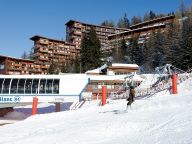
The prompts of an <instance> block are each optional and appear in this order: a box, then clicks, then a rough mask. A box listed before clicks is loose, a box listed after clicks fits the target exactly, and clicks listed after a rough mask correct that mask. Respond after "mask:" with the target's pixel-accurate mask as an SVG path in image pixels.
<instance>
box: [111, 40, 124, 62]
mask: <svg viewBox="0 0 192 144" xmlns="http://www.w3.org/2000/svg"><path fill="white" fill-rule="evenodd" d="M112 57H113V62H116V63H126V62H127V45H126V42H125V40H121V41H120V43H119V45H118V47H116V48H114V49H113V52H112Z"/></svg>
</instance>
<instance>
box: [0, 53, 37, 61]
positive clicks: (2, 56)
mask: <svg viewBox="0 0 192 144" xmlns="http://www.w3.org/2000/svg"><path fill="white" fill-rule="evenodd" d="M0 58H10V59H15V60H21V61H29V62H34V60H31V59H22V58H16V57H12V56H5V55H0Z"/></svg>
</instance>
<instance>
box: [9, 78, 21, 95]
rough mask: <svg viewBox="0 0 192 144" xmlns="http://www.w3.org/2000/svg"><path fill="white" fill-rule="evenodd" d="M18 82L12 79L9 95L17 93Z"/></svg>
mask: <svg viewBox="0 0 192 144" xmlns="http://www.w3.org/2000/svg"><path fill="white" fill-rule="evenodd" d="M18 80H19V79H13V80H12V83H11V91H10V93H11V94H15V93H17V84H18Z"/></svg>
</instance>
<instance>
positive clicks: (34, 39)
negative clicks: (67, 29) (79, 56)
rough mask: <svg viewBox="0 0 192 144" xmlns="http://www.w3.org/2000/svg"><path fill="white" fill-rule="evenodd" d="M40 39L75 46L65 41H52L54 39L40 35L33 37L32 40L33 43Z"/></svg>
mask: <svg viewBox="0 0 192 144" xmlns="http://www.w3.org/2000/svg"><path fill="white" fill-rule="evenodd" d="M40 38H43V39H48V40H50V41H55V42H59V43H65V44H70V45H74V44H73V43H69V42H67V41H63V40H57V39H52V38H47V37H44V36H40V35H34V36H33V37H31V38H30V39H31V40H33V41H36V40H38V39H40Z"/></svg>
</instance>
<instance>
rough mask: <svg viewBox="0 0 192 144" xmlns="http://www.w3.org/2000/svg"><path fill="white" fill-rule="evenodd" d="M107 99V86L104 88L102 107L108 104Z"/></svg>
mask: <svg viewBox="0 0 192 144" xmlns="http://www.w3.org/2000/svg"><path fill="white" fill-rule="evenodd" d="M106 97H107V87H106V86H105V85H103V86H102V106H104V105H105V104H106Z"/></svg>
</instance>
